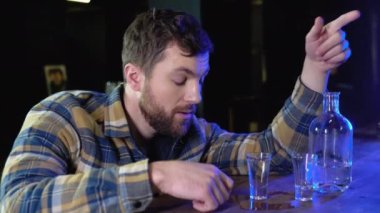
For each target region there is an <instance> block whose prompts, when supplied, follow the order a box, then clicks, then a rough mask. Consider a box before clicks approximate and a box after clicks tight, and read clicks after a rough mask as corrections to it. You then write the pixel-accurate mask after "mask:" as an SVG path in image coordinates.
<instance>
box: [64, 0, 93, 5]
mask: <svg viewBox="0 0 380 213" xmlns="http://www.w3.org/2000/svg"><path fill="white" fill-rule="evenodd" d="M66 1H72V2H78V3H86V4H88V3H90V1H91V0H66Z"/></svg>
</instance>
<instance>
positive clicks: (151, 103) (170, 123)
mask: <svg viewBox="0 0 380 213" xmlns="http://www.w3.org/2000/svg"><path fill="white" fill-rule="evenodd" d="M139 107H140V111H141V112H142V114H143V116H144V118H145V120H147V122H148V123H149V125H150V126H151V127H152V128H154V129H155V130H156V131H157V133H159V134H162V135H166V136H171V137H174V138H176V137H182V136H184V135H185V134H186V133H187V132H188V130H189V128H190V125H191V122H192V119H181V120H178V119H175V114H176V113H179V112H184V111H190V110H191V111H192V112H195V110H196V106H195V105H184V106H177V107H175V108H174V109H173V110H172V111H171V112H170V113H167V112H166V111H165V109H164V107H163V106H162V105H160V104H159V103H158V102H157V100H156V98H155V97H154V95H153V94H152V91H151V88H150V86H149V85H148V84H146V85H145V86H144V88H143V91H142V95H141V99H140V101H139Z"/></svg>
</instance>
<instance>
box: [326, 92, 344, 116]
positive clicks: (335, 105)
mask: <svg viewBox="0 0 380 213" xmlns="http://www.w3.org/2000/svg"><path fill="white" fill-rule="evenodd" d="M339 94H340V93H339V92H325V93H324V94H323V111H324V112H337V113H340V112H339Z"/></svg>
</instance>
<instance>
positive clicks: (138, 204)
mask: <svg viewBox="0 0 380 213" xmlns="http://www.w3.org/2000/svg"><path fill="white" fill-rule="evenodd" d="M133 207H134V208H135V209H137V208H140V207H141V202H140V201H137V202H135V203H134V204H133Z"/></svg>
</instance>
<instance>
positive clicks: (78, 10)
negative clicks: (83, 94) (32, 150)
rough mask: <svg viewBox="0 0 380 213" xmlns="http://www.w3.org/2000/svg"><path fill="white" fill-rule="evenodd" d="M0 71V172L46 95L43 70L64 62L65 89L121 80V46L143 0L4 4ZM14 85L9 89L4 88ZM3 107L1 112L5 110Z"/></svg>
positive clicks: (95, 87)
mask: <svg viewBox="0 0 380 213" xmlns="http://www.w3.org/2000/svg"><path fill="white" fill-rule="evenodd" d="M2 6H3V10H2V11H3V13H2V15H1V17H2V21H4V22H5V23H4V24H3V25H2V33H1V34H2V35H1V36H2V38H3V42H2V43H3V44H2V48H1V49H2V51H3V54H2V55H4V56H5V57H4V58H3V60H2V63H1V65H0V66H1V70H2V71H3V73H4V74H3V77H2V80H3V83H2V84H1V87H2V91H4V92H3V94H4V95H3V102H4V103H5V102H6V104H2V112H3V113H4V115H5V119H3V123H4V125H3V126H4V127H5V130H4V131H2V134H1V136H0V137H1V142H2V144H3V148H2V149H1V151H0V169H1V168H2V166H3V163H4V161H5V159H6V157H7V155H8V153H9V151H10V149H11V147H12V145H13V142H14V139H15V138H16V136H17V134H18V131H19V130H20V128H21V125H22V123H23V120H24V118H25V116H26V114H27V112H28V111H29V109H30V108H31V107H32V106H33V105H35V104H37V103H38V102H39V101H40V100H42V99H43V98H45V97H47V95H48V92H47V86H46V81H45V76H44V70H43V66H44V65H46V64H65V65H66V69H67V76H68V86H67V89H89V90H96V91H104V89H105V82H106V81H120V80H122V68H121V55H120V54H121V42H122V35H123V33H124V30H125V29H126V27H127V26H128V25H129V23H130V22H131V21H132V19H133V18H134V17H135V15H136V14H137V13H139V12H141V11H143V10H146V8H148V4H147V1H138V0H120V1H102V0H98V1H97V0H92V2H91V4H90V5H86V4H78V3H69V2H67V1H65V0H35V1H17V2H8V3H2ZM5 81H8V82H7V84H11V85H12V84H13V86H12V87H8V86H7V85H5V83H4V82H5ZM3 107H4V108H3Z"/></svg>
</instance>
